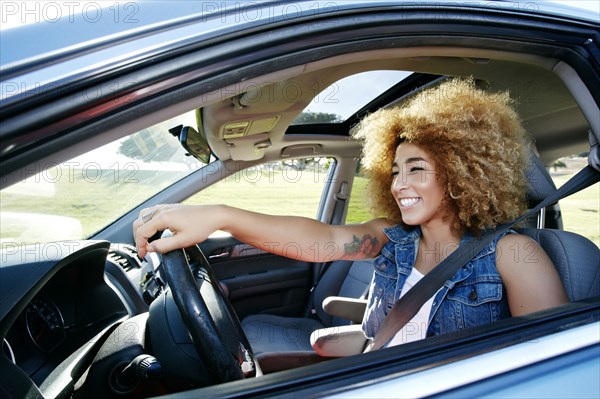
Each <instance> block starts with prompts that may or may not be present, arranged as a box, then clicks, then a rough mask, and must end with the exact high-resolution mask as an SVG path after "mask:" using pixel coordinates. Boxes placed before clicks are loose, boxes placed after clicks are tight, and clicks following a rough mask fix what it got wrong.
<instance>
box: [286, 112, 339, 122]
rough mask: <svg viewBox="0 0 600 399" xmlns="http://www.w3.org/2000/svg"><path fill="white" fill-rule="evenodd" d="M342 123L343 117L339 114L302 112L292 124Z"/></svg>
mask: <svg viewBox="0 0 600 399" xmlns="http://www.w3.org/2000/svg"><path fill="white" fill-rule="evenodd" d="M336 122H342V117H341V116H339V115H337V114H330V113H326V112H310V111H307V112H302V113H301V114H300V115H298V116H297V117H296V119H294V121H293V122H292V124H296V125H307V124H310V123H336Z"/></svg>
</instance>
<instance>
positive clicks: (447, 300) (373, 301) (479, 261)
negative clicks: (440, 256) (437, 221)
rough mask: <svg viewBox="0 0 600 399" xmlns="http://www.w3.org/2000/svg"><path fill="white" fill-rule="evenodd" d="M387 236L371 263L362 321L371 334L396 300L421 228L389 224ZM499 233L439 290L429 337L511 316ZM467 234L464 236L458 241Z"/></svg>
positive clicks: (430, 316) (407, 271)
mask: <svg viewBox="0 0 600 399" xmlns="http://www.w3.org/2000/svg"><path fill="white" fill-rule="evenodd" d="M385 234H386V236H387V237H388V238H389V240H390V241H389V242H388V243H387V244H386V245H385V246H384V247H383V249H382V250H381V254H380V255H379V256H378V257H377V258H376V259H375V261H374V269H375V273H374V274H373V281H372V284H371V288H370V291H369V303H368V305H367V311H366V313H365V317H364V319H363V325H362V328H363V331H364V332H365V334H366V335H367V337H369V338H372V337H373V336H374V335H375V333H376V332H377V330H379V327H380V325H381V323H382V322H383V320H384V318H385V316H386V315H387V314H388V312H389V311H390V309H391V308H392V306H393V305H394V303H395V302H396V301H397V300H398V298H400V293H401V292H402V286H403V285H404V282H405V281H406V278H407V277H408V275H409V274H410V272H411V270H412V268H413V265H414V263H415V259H416V256H417V249H418V247H419V238H420V236H421V230H420V229H419V228H418V227H417V228H410V229H409V228H404V227H402V226H393V227H389V228H387V229H385ZM503 235H504V234H502V235H500V236H499V237H497V238H496V239H494V240H493V241H492V242H490V243H489V244H488V245H487V246H486V247H485V248H484V249H483V250H481V251H480V252H479V253H478V254H477V255H475V256H474V257H473V258H472V259H471V260H470V261H469V262H468V263H467V264H466V265H465V266H463V267H462V268H461V269H460V270H459V271H458V272H456V274H455V275H454V277H452V278H451V279H450V280H448V281H446V282H445V283H444V286H443V287H442V288H441V289H440V290H439V291H438V292H437V294H436V295H435V298H434V301H433V305H432V307H431V313H430V314H429V327H428V328H427V336H428V337H431V336H435V335H440V334H445V333H449V332H453V331H457V330H460V329H463V328H468V327H475V326H479V325H482V324H486V323H490V322H493V321H496V320H499V319H502V318H506V317H510V311H509V308H508V302H507V299H506V295H505V292H504V286H503V285H502V279H501V278H500V274H499V273H498V271H497V270H496V243H497V242H498V240H499V239H500V238H501V237H502V236H503ZM470 238H471V237H470V236H467V235H465V237H463V239H462V240H461V244H462V242H464V241H466V240H468V239H470ZM442 250H443V249H442ZM450 250H451V249H448V253H450ZM425 256H427V254H425ZM431 256H433V255H431ZM438 263H439V262H438Z"/></svg>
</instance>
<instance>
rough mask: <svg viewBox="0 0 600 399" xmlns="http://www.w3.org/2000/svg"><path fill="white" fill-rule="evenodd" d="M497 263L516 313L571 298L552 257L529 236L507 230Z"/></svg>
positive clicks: (512, 307)
mask: <svg viewBox="0 0 600 399" xmlns="http://www.w3.org/2000/svg"><path fill="white" fill-rule="evenodd" d="M496 267H497V269H498V272H499V273H500V276H501V277H502V282H503V283H504V287H505V288H506V292H507V295H508V305H509V307H510V312H511V314H512V315H513V316H521V315H524V314H528V313H533V312H537V311H539V310H543V309H547V308H551V307H554V306H558V305H562V304H565V303H568V302H569V299H568V298H567V294H566V293H565V289H564V287H563V285H562V282H561V281H560V277H559V276H558V272H557V271H556V268H555V267H554V264H553V263H552V260H550V258H549V257H548V254H546V252H545V251H544V250H543V248H542V247H540V246H539V244H538V243H537V242H536V241H534V240H533V239H531V238H529V237H527V236H524V235H521V234H507V235H505V236H504V237H502V238H501V239H500V240H499V241H498V244H497V246H496Z"/></svg>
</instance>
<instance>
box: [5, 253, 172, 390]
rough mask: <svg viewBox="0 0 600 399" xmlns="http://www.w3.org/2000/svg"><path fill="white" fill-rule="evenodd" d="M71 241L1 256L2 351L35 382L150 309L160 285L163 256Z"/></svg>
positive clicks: (39, 384) (158, 292) (38, 381)
mask: <svg viewBox="0 0 600 399" xmlns="http://www.w3.org/2000/svg"><path fill="white" fill-rule="evenodd" d="M69 245H70V247H69V246H67V247H66V246H65V244H56V247H55V250H53V253H49V252H48V248H46V249H45V251H46V252H45V253H44V250H43V249H38V250H32V251H31V252H27V253H26V254H27V256H26V257H25V258H23V253H24V252H22V251H19V252H18V253H17V252H16V251H15V255H17V254H19V257H17V258H15V256H12V254H11V253H8V254H6V253H3V254H2V256H3V259H2V268H1V269H0V272H1V273H0V279H1V280H0V281H2V286H3V289H2V291H3V293H2V297H3V299H2V301H3V303H4V304H5V305H3V306H2V308H1V309H0V310H1V311H2V319H3V329H5V328H6V324H7V323H5V322H6V321H7V320H9V321H8V323H10V325H9V326H8V330H7V331H6V334H5V335H4V336H5V338H4V339H3V342H2V348H3V352H4V355H5V356H6V358H7V359H9V361H11V362H12V363H14V364H15V365H16V366H18V367H19V368H20V369H21V370H22V371H23V372H24V373H25V374H27V375H28V376H29V377H30V378H31V379H32V381H33V382H35V383H36V385H38V387H39V386H41V385H42V384H43V383H44V381H45V380H46V379H47V378H48V376H49V375H50V374H51V373H52V372H53V371H54V370H56V369H57V368H60V367H59V366H60V365H61V364H63V362H65V360H66V359H68V358H69V357H70V356H71V355H72V354H73V353H75V352H77V351H78V350H80V348H82V347H83V346H85V345H86V344H88V343H89V342H90V341H93V340H94V339H97V338H96V337H97V336H98V335H99V334H101V333H102V332H103V331H105V330H106V329H107V328H109V327H110V326H112V325H116V324H118V323H119V322H120V321H122V320H124V319H126V318H128V317H131V316H134V315H136V314H140V313H143V312H146V311H147V310H148V305H149V303H150V302H151V301H152V300H153V299H154V298H156V296H157V295H159V294H160V292H161V288H162V283H161V280H160V278H159V277H158V275H157V274H156V269H155V268H156V265H157V264H158V261H157V262H156V264H154V262H152V261H150V262H148V261H145V260H144V261H142V260H140V259H139V258H138V257H137V255H135V249H134V248H133V247H131V246H127V245H110V244H109V243H107V242H80V243H77V245H75V244H73V243H71V244H69ZM6 304H8V305H10V304H15V305H14V306H12V308H10V309H9V308H8V306H6Z"/></svg>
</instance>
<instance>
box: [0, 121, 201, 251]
mask: <svg viewBox="0 0 600 399" xmlns="http://www.w3.org/2000/svg"><path fill="white" fill-rule="evenodd" d="M178 125H187V126H194V127H195V126H196V117H195V113H194V112H193V111H192V112H189V113H187V114H184V115H181V116H179V117H177V118H173V119H170V120H168V121H165V122H162V123H160V124H157V125H155V126H151V127H149V128H147V129H144V130H142V131H140V132H137V133H135V134H132V135H130V136H127V137H125V138H122V139H119V140H117V141H114V142H112V143H109V144H106V145H104V146H102V147H100V148H97V149H95V150H93V151H90V152H88V153H85V154H83V155H80V156H78V157H76V158H73V159H71V160H69V161H66V162H63V163H62V164H58V165H55V166H54V167H52V168H50V169H47V170H43V171H40V172H39V173H37V174H35V175H33V176H31V177H28V178H27V179H25V180H22V181H20V182H19V183H17V184H14V185H12V186H10V187H7V188H5V189H4V190H2V191H1V192H0V209H1V212H0V215H1V216H0V243H1V245H2V248H7V247H9V246H13V245H22V244H32V243H40V242H50V241H58V240H74V239H82V238H88V237H90V236H91V235H92V234H93V233H95V232H97V231H98V230H100V229H102V228H103V227H106V226H107V225H108V224H110V223H111V222H112V221H113V220H115V219H117V218H118V217H120V216H121V215H123V214H124V213H126V212H127V211H129V210H131V209H132V208H134V207H136V206H137V205H138V204H140V203H141V202H143V201H144V200H146V199H148V198H150V197H151V196H153V195H154V194H156V193H158V192H159V191H161V190H162V189H164V188H165V187H167V186H169V185H171V184H173V183H174V182H176V181H177V180H179V179H181V178H183V177H184V176H186V175H188V174H189V173H191V172H193V171H194V170H196V169H198V168H200V167H202V166H203V164H202V163H201V162H200V161H198V160H196V159H195V158H193V157H191V156H186V151H185V150H184V149H183V147H181V145H180V144H179V140H178V138H177V137H175V136H173V135H172V134H171V133H169V129H171V128H173V127H175V126H178ZM32 210H34V211H32Z"/></svg>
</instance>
